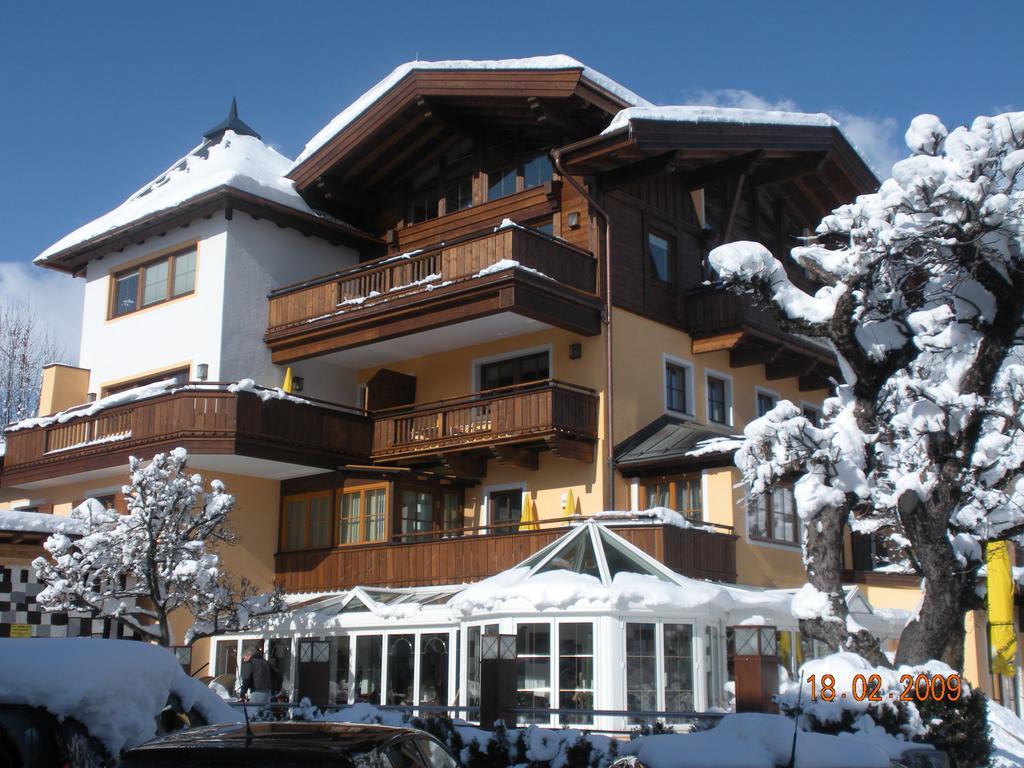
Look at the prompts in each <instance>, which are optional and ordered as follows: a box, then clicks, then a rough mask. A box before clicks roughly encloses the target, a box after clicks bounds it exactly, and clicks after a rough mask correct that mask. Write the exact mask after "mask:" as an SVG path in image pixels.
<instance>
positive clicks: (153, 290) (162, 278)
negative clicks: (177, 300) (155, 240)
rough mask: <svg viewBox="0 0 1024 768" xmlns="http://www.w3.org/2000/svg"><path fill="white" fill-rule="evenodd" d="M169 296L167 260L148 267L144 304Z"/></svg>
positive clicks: (143, 289)
mask: <svg viewBox="0 0 1024 768" xmlns="http://www.w3.org/2000/svg"><path fill="white" fill-rule="evenodd" d="M166 298H167V260H166V259H165V260H164V261H160V262H157V263H156V264H150V265H149V266H148V267H146V273H145V284H144V285H143V286H142V306H144V307H145V306H148V305H150V304H153V303H154V302H157V301H163V300H164V299H166Z"/></svg>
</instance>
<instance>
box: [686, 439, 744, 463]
mask: <svg viewBox="0 0 1024 768" xmlns="http://www.w3.org/2000/svg"><path fill="white" fill-rule="evenodd" d="M741 445H743V438H742V437H739V436H738V435H733V436H732V437H709V438H707V439H705V440H701V441H700V442H698V443H697V444H696V445H695V446H694V447H693V448H691V449H690V450H688V451H687V452H686V453H684V454H683V455H684V456H690V457H694V458H696V457H699V456H715V455H718V454H721V453H732V452H733V451H735V450H736V449H737V448H739V447H740V446H741Z"/></svg>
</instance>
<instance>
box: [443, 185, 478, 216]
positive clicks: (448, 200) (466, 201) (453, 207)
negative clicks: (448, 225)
mask: <svg viewBox="0 0 1024 768" xmlns="http://www.w3.org/2000/svg"><path fill="white" fill-rule="evenodd" d="M472 204H473V178H472V177H471V176H463V177H462V178H460V179H454V180H452V181H449V182H448V185H447V187H446V188H445V194H444V212H445V213H446V214H448V213H455V212H456V211H461V210H462V209H464V208H469V206H471V205H472Z"/></svg>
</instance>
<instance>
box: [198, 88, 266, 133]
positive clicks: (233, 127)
mask: <svg viewBox="0 0 1024 768" xmlns="http://www.w3.org/2000/svg"><path fill="white" fill-rule="evenodd" d="M224 131H234V132H235V133H236V134H238V135H239V136H254V137H255V138H257V139H262V138H263V137H262V136H260V135H259V134H258V133H256V131H255V130H254V129H253V128H252V126H250V125H249V124H248V123H246V122H245V121H243V120H242V119H241V118H239V117H238V102H237V101H236V100H235V97H234V96H232V97H231V108H230V109H229V110H228V116H227V118H226V119H224V120H221V121H220V122H219V123H217V124H216V125H215V126H213V128H210V129H209V130H208V131H206V133H204V134H203V138H204V139H206V140H207V141H218V140H219V139H220V137H221V136H223V135H224Z"/></svg>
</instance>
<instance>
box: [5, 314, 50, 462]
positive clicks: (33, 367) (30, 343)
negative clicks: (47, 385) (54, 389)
mask: <svg viewBox="0 0 1024 768" xmlns="http://www.w3.org/2000/svg"><path fill="white" fill-rule="evenodd" d="M66 359H67V355H66V353H65V351H64V349H63V348H62V346H61V344H59V343H58V341H57V340H56V339H55V338H54V337H53V335H52V334H50V333H49V331H47V330H46V329H45V328H44V327H42V325H41V324H40V323H39V321H38V315H37V313H36V311H35V309H34V308H33V307H32V305H31V304H15V303H10V302H8V303H4V302H2V301H0V426H3V425H5V424H10V423H11V422H12V421H17V420H18V419H24V418H28V417H30V416H35V415H36V410H37V409H38V407H39V386H40V383H41V381H42V370H43V366H44V365H48V364H50V363H59V362H63V361H64V360H66ZM3 439H4V438H3V433H2V432H0V443H2V442H3Z"/></svg>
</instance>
